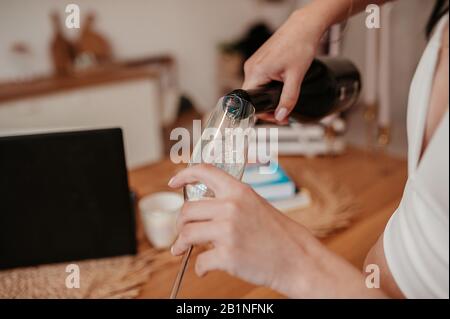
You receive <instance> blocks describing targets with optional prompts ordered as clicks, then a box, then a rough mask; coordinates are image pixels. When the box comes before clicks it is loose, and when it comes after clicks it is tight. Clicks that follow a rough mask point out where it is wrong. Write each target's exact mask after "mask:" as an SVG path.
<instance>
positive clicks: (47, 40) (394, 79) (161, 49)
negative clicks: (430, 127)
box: [0, 0, 434, 168]
mask: <svg viewBox="0 0 450 319" xmlns="http://www.w3.org/2000/svg"><path fill="white" fill-rule="evenodd" d="M307 2H308V1H301V0H265V1H264V0H227V1H219V0H214V1H211V0H189V1H186V0H150V1H148V0H130V1H119V0H96V1H89V0H77V1H76V2H74V3H76V4H78V5H79V7H80V10H81V28H80V29H67V28H66V27H65V26H64V21H65V19H66V13H65V8H66V5H67V4H69V3H73V1H60V0H40V1H33V0H1V1H0V135H10V134H20V133H23V132H35V131H55V130H61V129H72V128H80V127H109V126H120V127H122V128H123V130H124V136H125V147H126V153H127V162H128V163H127V164H128V166H129V167H130V168H133V167H137V166H141V165H144V164H146V163H150V162H154V161H157V160H159V159H161V158H163V157H164V155H165V154H166V155H167V152H168V149H169V147H170V141H169V133H170V129H171V128H172V127H175V126H186V127H189V126H190V125H192V122H191V120H192V119H193V118H201V117H202V116H204V115H205V114H207V112H208V111H209V110H211V109H212V108H213V107H214V106H215V104H216V102H217V99H218V97H219V96H221V95H222V94H223V93H224V92H226V91H227V90H230V89H233V88H236V87H239V86H240V84H241V81H242V62H243V60H244V59H245V56H246V55H248V54H250V53H251V52H252V50H254V47H255V45H256V44H258V43H260V42H261V41H263V40H264V39H265V38H266V37H267V36H269V35H270V33H271V32H273V31H274V30H275V29H276V28H277V27H278V26H280V25H281V24H282V23H283V21H285V20H286V18H287V17H288V16H289V14H290V13H291V12H292V11H293V10H295V9H296V8H298V7H301V6H302V5H304V4H305V3H307ZM433 4H434V1H431V0H430V1H423V0H400V1H397V2H396V3H395V4H394V5H393V6H392V7H391V8H390V12H387V13H386V14H385V16H384V17H385V18H383V17H382V20H381V26H382V28H381V29H380V30H378V31H374V32H378V33H377V35H376V36H375V37H373V38H374V39H376V40H374V41H375V42H372V44H370V43H369V42H370V41H369V40H368V39H370V37H371V36H370V35H369V33H370V32H372V31H369V30H368V29H367V28H366V27H365V18H366V15H367V14H366V13H365V12H362V13H361V14H359V15H357V16H355V17H353V18H351V19H350V20H349V21H348V23H347V24H343V25H341V26H340V27H339V28H337V29H335V31H336V30H337V31H336V32H337V34H338V35H337V37H336V33H330V34H329V36H328V38H330V37H331V38H333V37H335V38H336V39H338V41H331V42H332V44H331V45H330V44H327V42H326V40H324V45H323V48H321V50H322V53H329V54H338V55H342V56H346V57H348V58H350V59H351V60H352V61H354V63H355V64H356V65H357V66H358V67H359V68H360V70H361V72H362V74H363V80H364V82H365V83H363V87H364V90H367V88H369V89H371V90H373V92H367V91H364V92H363V93H362V95H361V99H360V102H359V104H358V107H356V108H355V109H354V110H352V111H351V112H350V113H349V114H346V115H345V121H344V124H345V126H346V127H347V128H346V129H345V130H344V131H345V141H346V142H348V143H353V144H358V145H361V146H363V147H374V146H375V147H382V148H383V150H386V151H388V152H390V153H392V154H394V155H396V156H402V157H404V156H405V155H406V130H405V124H406V104H407V97H408V89H409V85H410V81H411V78H412V76H413V73H414V70H415V67H416V65H417V63H418V60H419V58H420V56H421V53H422V51H423V49H424V47H425V44H426V39H425V33H424V27H425V23H426V20H427V18H428V16H429V14H430V12H431V9H432V6H433ZM387 21H388V22H387ZM384 26H386V30H389V32H388V35H389V36H388V37H387V38H386V34H385V35H384V38H383V35H381V34H379V33H380V32H381V31H382V30H383V28H384ZM339 33H340V34H339ZM381 38H383V40H382V39H381ZM386 39H387V40H386ZM374 43H375V48H376V50H375V51H374V52H377V53H379V52H384V53H380V54H375V57H374V55H373V54H372V55H371V54H370V53H369V52H368V49H367V48H368V47H369V48H370V47H371V45H374ZM377 43H378V44H377ZM380 45H381V46H383V47H382V49H380V48H379V47H380ZM331 47H332V48H331ZM372 51H373V50H372ZM376 56H380V60H379V61H378V62H376V67H375V68H374V69H375V71H374V70H372V71H370V70H368V68H367V67H366V66H367V65H370V63H369V62H368V59H372V58H374V59H375V58H376ZM388 56H390V58H389V59H387V58H386V57H388ZM383 58H385V60H383ZM374 61H375V60H374ZM383 61H384V62H386V61H388V63H384V68H383V66H381V65H382V64H383ZM380 68H381V69H383V70H384V71H385V73H386V72H387V74H384V75H382V76H384V77H385V78H387V79H388V81H387V82H386V81H384V83H385V84H388V85H389V89H388V90H387V89H386V88H382V87H380V86H378V85H376V84H373V83H372V84H369V85H367V82H370V81H372V82H377V81H379V80H376V79H375V80H373V79H374V78H373V76H374V75H373V74H372V73H374V72H376V73H377V76H380V75H379V74H378V71H379V70H380ZM368 73H370V74H368ZM371 76H372V80H370V77H371ZM367 77H369V80H367ZM377 83H378V82H377ZM380 90H381V92H380ZM380 97H381V98H380ZM380 100H384V102H382V103H384V104H385V110H384V111H383V112H384V113H383V115H382V116H383V117H387V119H386V118H385V119H384V122H383V123H382V124H383V125H384V126H386V127H384V128H383V129H384V130H381V132H380V130H379V125H378V124H379V123H378V117H377V112H376V107H377V106H379V104H380ZM386 110H387V111H386ZM339 123H340V124H339V125H337V128H336V130H337V131H339V130H342V128H341V126H342V122H339ZM368 132H369V133H368ZM372 133H373V134H375V137H374V138H373V139H372V135H371V134H372ZM387 133H389V136H386V134H387ZM377 134H378V135H377ZM383 134H384V135H383ZM312 153H314V152H312ZM318 153H320V152H318ZM313 155H314V154H313Z"/></svg>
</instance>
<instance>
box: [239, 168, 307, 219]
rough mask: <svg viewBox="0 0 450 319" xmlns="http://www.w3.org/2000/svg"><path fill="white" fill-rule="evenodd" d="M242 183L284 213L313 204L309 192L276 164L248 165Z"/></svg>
mask: <svg viewBox="0 0 450 319" xmlns="http://www.w3.org/2000/svg"><path fill="white" fill-rule="evenodd" d="M268 172H269V173H268ZM242 181H243V182H244V183H247V184H249V185H250V186H251V187H252V188H253V189H254V190H255V192H256V193H258V194H259V195H260V196H261V197H263V198H265V199H266V200H268V201H269V202H270V203H271V204H272V205H273V206H274V207H275V208H277V209H279V210H281V211H283V212H286V211H290V210H294V209H300V208H304V207H306V206H308V205H309V204H310V202H311V199H310V196H309V193H308V191H307V190H306V189H304V188H301V187H297V186H296V185H295V183H294V181H293V180H292V179H291V178H290V177H289V176H288V175H287V174H286V172H285V171H284V170H283V169H282V168H281V166H280V165H279V164H278V163H276V162H271V163H270V164H268V165H262V164H253V165H252V164H249V165H247V167H246V168H245V171H244V176H243V178H242Z"/></svg>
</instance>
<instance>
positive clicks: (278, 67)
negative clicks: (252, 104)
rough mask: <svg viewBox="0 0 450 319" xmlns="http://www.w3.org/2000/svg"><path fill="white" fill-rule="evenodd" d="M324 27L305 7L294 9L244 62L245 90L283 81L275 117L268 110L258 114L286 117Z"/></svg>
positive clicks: (281, 118) (277, 119)
mask: <svg viewBox="0 0 450 319" xmlns="http://www.w3.org/2000/svg"><path fill="white" fill-rule="evenodd" d="M324 31H325V26H324V25H320V24H318V23H317V22H316V21H314V20H313V19H311V18H310V17H309V16H308V15H307V14H305V13H304V10H299V11H295V12H294V13H292V15H291V16H290V17H289V19H288V20H287V21H286V22H285V23H284V24H283V25H282V26H281V27H280V28H279V29H278V30H277V31H276V32H275V33H274V34H273V35H272V37H271V38H270V39H269V40H268V41H267V42H266V43H264V44H263V45H262V46H261V47H260V48H259V49H258V51H256V52H255V54H254V55H253V56H251V57H250V59H248V60H247V61H246V62H245V65H244V71H245V81H244V85H243V89H244V90H248V89H253V88H257V87H258V86H261V85H264V84H267V83H269V82H270V81H272V80H275V81H280V82H283V83H284V86H283V91H282V94H281V97H280V102H279V104H278V107H277V110H276V111H275V118H273V116H272V115H269V114H264V115H260V118H262V119H264V120H276V121H277V122H280V123H283V122H284V123H285V122H286V121H287V115H288V114H289V113H290V112H291V111H292V109H293V108H294V106H295V104H296V102H297V99H298V96H299V94H300V85H301V83H302V80H303V77H304V76H305V73H306V71H307V70H308V68H309V66H310V64H311V62H312V60H313V58H314V55H315V53H316V50H317V47H318V45H319V41H320V38H321V36H322V34H323V32H324Z"/></svg>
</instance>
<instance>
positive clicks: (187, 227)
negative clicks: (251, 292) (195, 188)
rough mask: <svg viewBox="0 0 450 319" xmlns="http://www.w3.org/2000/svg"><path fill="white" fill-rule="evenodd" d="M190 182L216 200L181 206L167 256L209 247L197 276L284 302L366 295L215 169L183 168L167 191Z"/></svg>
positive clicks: (351, 276)
mask: <svg viewBox="0 0 450 319" xmlns="http://www.w3.org/2000/svg"><path fill="white" fill-rule="evenodd" d="M195 182H201V183H204V184H206V185H207V186H208V187H209V188H210V189H212V190H213V191H214V193H215V195H216V197H215V198H213V199H208V200H200V201H192V202H186V203H185V204H184V206H183V208H182V210H181V214H180V217H179V219H178V230H179V236H178V239H177V240H176V242H175V243H174V245H173V247H172V253H173V254H174V255H180V254H182V253H183V252H185V251H186V250H187V248H188V247H189V246H190V245H197V244H212V248H211V249H209V250H207V251H205V252H203V253H201V254H200V255H199V256H198V257H197V261H196V264H195V271H196V272H197V274H198V275H199V276H203V275H205V274H206V273H207V272H209V271H211V270H215V269H217V270H223V271H226V272H228V273H229V274H231V275H234V276H237V277H240V278H242V279H244V280H246V281H249V282H252V283H254V284H257V285H264V286H267V287H270V288H272V289H275V290H277V291H279V292H281V293H284V294H285V295H287V296H290V297H364V296H371V292H368V291H367V289H366V288H365V286H364V279H363V276H362V274H361V273H360V272H358V271H357V270H356V269H355V268H353V267H352V266H351V265H349V264H348V263H347V262H345V261H344V260H342V259H341V258H339V257H337V256H335V255H334V254H332V253H331V252H329V251H328V250H327V249H326V248H325V247H324V246H323V245H322V244H321V243H320V242H319V241H317V240H316V239H315V238H314V237H313V236H312V235H311V234H310V233H309V232H308V231H307V230H306V229H305V228H304V227H302V226H301V225H299V224H298V223H296V222H294V221H292V220H291V219H289V218H288V217H286V216H285V215H282V214H281V213H280V212H279V211H277V210H276V209H275V208H274V207H272V206H271V205H270V204H269V203H268V202H267V201H265V200H264V199H262V198H261V197H260V196H258V195H257V194H256V193H255V192H254V191H253V190H252V189H251V188H250V187H249V186H247V185H246V184H243V183H241V182H239V181H237V180H236V179H234V178H233V177H231V176H230V175H228V174H226V173H225V172H223V171H221V170H219V169H218V168H216V167H213V166H211V165H196V166H193V167H190V168H187V169H185V170H183V171H181V172H180V173H178V174H177V175H176V176H175V177H173V178H172V179H171V180H170V182H169V186H171V187H175V188H177V187H181V186H183V185H185V184H188V183H195Z"/></svg>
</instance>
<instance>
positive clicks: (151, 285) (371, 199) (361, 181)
mask: <svg viewBox="0 0 450 319" xmlns="http://www.w3.org/2000/svg"><path fill="white" fill-rule="evenodd" d="M280 163H281V165H282V166H283V168H284V169H285V170H286V171H287V173H288V174H289V175H290V176H291V177H292V178H293V179H294V181H296V178H297V177H298V173H296V172H298V171H299V170H301V169H306V168H308V169H312V170H313V171H314V170H316V171H320V170H327V171H328V172H329V173H330V174H331V175H332V176H333V178H335V179H336V180H337V181H339V182H341V183H345V184H346V185H347V187H348V188H349V190H350V191H351V192H352V193H353V194H354V196H355V199H357V200H358V202H359V203H360V204H361V210H362V212H361V214H360V215H358V217H357V218H356V219H355V220H354V222H353V223H352V225H351V226H350V227H349V228H347V229H345V230H342V231H339V232H337V233H335V234H333V235H331V236H329V237H327V238H325V239H323V240H322V241H323V243H324V244H325V245H326V246H327V247H328V248H329V249H330V250H332V251H333V252H335V253H337V254H339V255H341V256H343V257H344V258H346V259H347V260H348V261H349V262H351V263H352V264H353V265H355V266H356V267H358V268H361V267H362V265H363V262H364V258H365V256H366V254H367V252H368V251H369V249H370V247H371V246H372V245H373V244H374V243H375V241H376V240H377V238H378V236H379V235H380V234H381V233H382V231H383V229H384V227H385V225H386V223H387V221H388V219H389V217H390V216H391V214H392V213H393V212H394V210H395V209H396V207H397V205H398V203H399V200H400V198H401V196H402V193H403V187H404V184H405V182H406V177H407V171H406V162H405V160H402V159H396V158H392V157H390V156H386V155H384V154H381V153H370V152H366V151H362V150H358V149H355V148H350V149H349V150H348V151H347V153H346V154H344V155H342V156H337V157H324V158H310V159H308V158H302V157H282V158H280ZM183 167H185V165H176V164H173V163H172V162H171V161H170V160H168V159H167V160H164V161H162V162H160V163H158V164H154V165H150V166H147V167H143V168H140V169H137V170H134V171H132V172H130V175H129V178H130V185H131V187H132V188H133V189H134V190H135V191H136V192H137V193H138V196H142V195H146V194H149V193H152V192H156V191H166V190H169V187H168V186H167V182H168V180H169V179H170V177H172V176H173V174H174V173H175V172H176V171H177V170H180V169H182V168H183ZM296 182H297V183H299V182H300V183H301V181H298V180H297V181H296ZM138 241H139V245H140V248H141V249H142V248H143V247H145V246H146V245H149V244H148V243H147V241H146V239H145V236H144V234H143V231H142V229H141V227H140V225H138ZM193 257H194V258H192V259H191V262H190V264H189V267H188V269H187V271H186V275H185V278H184V282H183V286H182V288H181V290H180V293H179V297H180V298H279V297H283V296H281V295H279V294H278V293H276V292H274V291H272V290H270V289H267V288H264V287H257V286H254V285H251V284H248V283H246V282H243V281H241V280H239V279H237V278H234V277H231V276H229V275H228V274H226V273H224V272H219V271H215V272H212V273H210V274H208V275H207V276H205V277H203V278H199V277H197V276H196V274H195V272H194V269H193V265H194V261H195V250H194V255H193ZM178 268H179V264H178V263H173V264H169V265H168V266H167V267H165V268H164V269H161V270H159V271H157V272H155V273H153V274H152V275H151V277H150V278H149V280H148V282H147V283H146V284H145V286H144V287H143V289H142V292H141V296H140V297H141V298H167V297H168V296H169V293H170V289H171V286H172V283H173V280H174V278H175V276H176V273H177V271H178Z"/></svg>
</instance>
